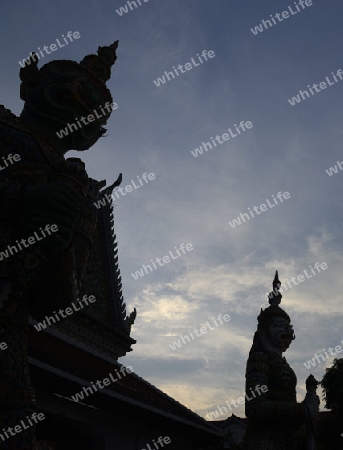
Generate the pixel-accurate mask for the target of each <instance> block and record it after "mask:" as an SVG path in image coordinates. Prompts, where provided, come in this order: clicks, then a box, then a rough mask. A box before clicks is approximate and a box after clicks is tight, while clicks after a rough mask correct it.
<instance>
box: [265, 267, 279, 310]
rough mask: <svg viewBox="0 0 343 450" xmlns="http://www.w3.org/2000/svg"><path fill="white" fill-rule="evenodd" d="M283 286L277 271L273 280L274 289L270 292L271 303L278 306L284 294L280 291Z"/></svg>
mask: <svg viewBox="0 0 343 450" xmlns="http://www.w3.org/2000/svg"><path fill="white" fill-rule="evenodd" d="M280 287H281V281H280V280H279V274H278V271H276V272H275V277H274V280H273V291H272V292H270V293H269V295H268V298H269V304H270V305H272V306H278V305H280V303H281V299H282V294H281V293H280V292H279V289H280Z"/></svg>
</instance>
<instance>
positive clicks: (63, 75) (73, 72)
mask: <svg viewBox="0 0 343 450" xmlns="http://www.w3.org/2000/svg"><path fill="white" fill-rule="evenodd" d="M106 103H108V96H107V95H106V93H105V92H103V91H102V90H101V89H99V87H98V86H96V85H95V83H94V81H93V80H92V79H90V77H88V76H87V75H86V74H85V73H84V72H83V71H81V70H78V69H77V68H75V69H73V68H67V69H66V68H63V67H61V66H58V65H57V64H56V66H51V67H49V71H48V76H47V77H46V79H45V80H44V81H43V80H42V81H41V82H40V83H39V84H37V85H36V86H35V87H33V88H31V89H30V92H29V94H28V96H27V99H26V103H25V107H24V110H25V108H27V109H29V111H30V113H31V114H32V113H34V114H35V115H36V116H37V117H39V118H40V119H41V118H44V120H45V121H49V128H50V130H52V133H55V136H54V137H56V133H57V132H60V131H61V130H62V129H66V127H67V126H68V124H69V125H72V124H74V126H73V128H72V131H71V130H70V129H69V130H68V134H67V135H66V136H63V137H61V140H63V145H64V147H66V149H67V150H71V149H72V150H87V149H88V148H90V147H91V146H92V145H93V144H94V143H95V142H96V141H97V140H98V139H99V138H100V137H101V136H102V135H103V133H104V132H105V131H106V130H105V129H104V128H103V127H102V126H103V125H105V124H106V121H107V120H108V118H109V116H110V112H111V110H110V109H105V107H104V106H105V104H106ZM101 108H102V109H101ZM94 110H96V112H97V115H96V114H95V113H94ZM90 114H92V115H93V117H94V120H93V121H90V120H87V117H88V116H89V115H90ZM82 117H83V118H84V119H83V120H81V118H82ZM85 122H86V124H85ZM75 128H77V129H75Z"/></svg>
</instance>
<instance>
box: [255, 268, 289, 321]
mask: <svg viewBox="0 0 343 450" xmlns="http://www.w3.org/2000/svg"><path fill="white" fill-rule="evenodd" d="M280 287H281V281H280V280H279V274H278V271H276V272H275V276H274V280H273V291H272V292H270V293H269V295H268V299H269V305H270V306H268V308H265V309H262V308H261V312H260V315H259V316H258V318H257V320H258V323H259V324H260V325H262V326H263V325H264V324H265V323H266V320H267V318H268V317H272V316H280V317H284V318H286V319H287V320H289V321H290V317H289V315H288V314H287V313H286V311H284V310H283V309H282V308H280V306H279V305H280V303H281V299H282V294H281V293H280V292H279V289H280Z"/></svg>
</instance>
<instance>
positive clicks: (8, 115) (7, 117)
mask: <svg viewBox="0 0 343 450" xmlns="http://www.w3.org/2000/svg"><path fill="white" fill-rule="evenodd" d="M0 122H3V123H5V124H7V125H11V124H13V125H17V124H18V123H19V117H17V116H16V115H15V114H13V113H12V111H11V110H10V109H7V108H5V106H4V105H0Z"/></svg>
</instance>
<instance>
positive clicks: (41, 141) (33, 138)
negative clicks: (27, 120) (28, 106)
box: [0, 105, 64, 167]
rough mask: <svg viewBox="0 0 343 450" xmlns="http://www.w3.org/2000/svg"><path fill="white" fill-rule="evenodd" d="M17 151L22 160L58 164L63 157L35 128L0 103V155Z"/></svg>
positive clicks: (62, 161) (61, 162)
mask: <svg viewBox="0 0 343 450" xmlns="http://www.w3.org/2000/svg"><path fill="white" fill-rule="evenodd" d="M11 152H12V153H18V154H20V156H21V160H22V162H27V163H37V164H47V163H48V164H49V165H51V164H52V165H53V166H56V167H58V166H60V165H61V164H63V163H64V158H63V156H62V155H60V154H59V152H58V151H56V150H55V149H54V148H53V147H52V146H51V143H50V142H48V141H47V140H46V139H45V138H44V136H42V135H41V134H40V133H39V132H37V131H36V130H33V129H32V128H31V127H29V126H27V125H26V124H24V123H23V122H22V121H21V120H20V118H19V117H17V116H16V115H15V114H13V113H12V112H11V111H10V110H9V109H7V108H5V107H4V105H0V155H1V156H5V155H7V154H8V153H11Z"/></svg>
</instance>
